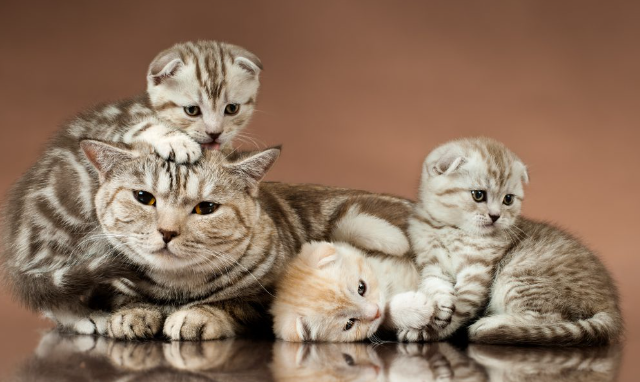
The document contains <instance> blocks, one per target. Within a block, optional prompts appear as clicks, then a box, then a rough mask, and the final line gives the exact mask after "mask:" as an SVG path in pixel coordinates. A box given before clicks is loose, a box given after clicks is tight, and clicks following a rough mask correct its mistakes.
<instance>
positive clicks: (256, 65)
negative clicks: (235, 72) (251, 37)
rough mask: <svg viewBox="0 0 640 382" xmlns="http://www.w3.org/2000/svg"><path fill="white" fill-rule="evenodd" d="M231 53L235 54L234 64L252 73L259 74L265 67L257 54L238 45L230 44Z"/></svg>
mask: <svg viewBox="0 0 640 382" xmlns="http://www.w3.org/2000/svg"><path fill="white" fill-rule="evenodd" d="M229 49H230V51H231V54H232V55H233V56H234V58H233V64H234V65H237V66H239V67H240V68H241V69H242V70H244V71H245V72H247V73H248V74H251V75H258V74H260V72H261V71H262V70H263V69H264V67H263V66H262V61H260V59H259V58H258V56H256V55H255V54H253V53H251V52H249V51H248V50H246V49H244V48H241V47H239V46H236V45H230V47H229Z"/></svg>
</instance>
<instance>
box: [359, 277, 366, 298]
mask: <svg viewBox="0 0 640 382" xmlns="http://www.w3.org/2000/svg"><path fill="white" fill-rule="evenodd" d="M365 293H367V284H365V283H364V281H362V280H360V281H359V282H358V294H359V295H360V296H364V294H365Z"/></svg>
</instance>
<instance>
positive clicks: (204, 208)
mask: <svg viewBox="0 0 640 382" xmlns="http://www.w3.org/2000/svg"><path fill="white" fill-rule="evenodd" d="M219 206H220V205H219V204H216V203H213V202H201V203H198V205H197V206H195V207H194V208H193V211H192V212H191V213H194V214H198V215H209V214H211V213H213V212H214V211H215V210H217V209H218V207H219Z"/></svg>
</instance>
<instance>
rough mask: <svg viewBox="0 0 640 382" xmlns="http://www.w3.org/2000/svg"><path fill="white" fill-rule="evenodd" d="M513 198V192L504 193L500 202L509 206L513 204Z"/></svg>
mask: <svg viewBox="0 0 640 382" xmlns="http://www.w3.org/2000/svg"><path fill="white" fill-rule="evenodd" d="M514 199H515V196H514V195H513V194H506V195H505V196H504V199H503V200H502V203H504V205H505V206H510V205H512V204H513V200H514Z"/></svg>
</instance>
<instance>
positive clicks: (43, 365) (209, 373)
mask: <svg viewBox="0 0 640 382" xmlns="http://www.w3.org/2000/svg"><path fill="white" fill-rule="evenodd" d="M271 346H272V343H271V342H260V341H247V340H233V339H232V340H222V341H208V342H207V341H205V342H171V343H166V342H157V341H147V342H123V341H115V340H112V339H109V338H105V337H94V336H81V335H64V334H60V333H59V332H57V331H52V332H50V333H48V334H46V335H45V336H44V337H43V338H42V340H41V341H40V345H39V346H38V348H37V350H36V352H35V355H34V356H33V357H32V358H31V359H29V360H28V361H26V362H25V363H24V364H23V365H22V367H20V368H19V370H18V371H17V373H16V374H15V375H14V378H13V379H10V380H11V381H20V382H22V381H24V382H27V381H60V382H66V381H69V382H72V381H74V382H75V381H92V382H93V381H97V382H102V381H105V382H107V381H159V382H164V381H184V382H191V381H193V382H195V381H211V380H215V381H221V382H222V381H243V382H250V381H269V380H270V373H269V370H268V366H267V364H268V362H269V360H270V359H271Z"/></svg>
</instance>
